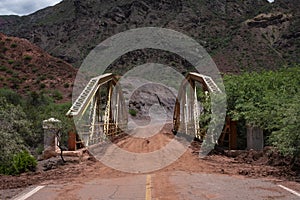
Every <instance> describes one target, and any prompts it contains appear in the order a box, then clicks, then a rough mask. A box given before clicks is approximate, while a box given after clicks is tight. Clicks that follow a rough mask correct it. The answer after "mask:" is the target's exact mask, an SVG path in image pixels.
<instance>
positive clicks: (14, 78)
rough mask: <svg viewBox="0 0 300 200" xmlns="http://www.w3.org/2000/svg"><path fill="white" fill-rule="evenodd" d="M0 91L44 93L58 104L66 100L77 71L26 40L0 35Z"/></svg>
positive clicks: (69, 95) (68, 97) (69, 94)
mask: <svg viewBox="0 0 300 200" xmlns="http://www.w3.org/2000/svg"><path fill="white" fill-rule="evenodd" d="M0 58H1V59H0V80H1V81H0V88H3V87H8V88H12V89H14V90H16V91H18V92H19V93H20V94H27V93H28V92H30V91H43V92H45V93H47V94H49V95H50V96H52V97H53V98H54V99H55V100H57V101H65V100H69V99H70V97H71V93H72V84H73V80H74V78H75V75H76V70H75V69H74V68H73V67H72V66H71V65H70V64H68V63H66V62H65V61H63V60H61V59H58V58H54V57H52V56H50V55H49V54H48V53H46V52H45V51H44V50H42V49H41V48H39V47H37V46H35V45H33V44H31V43H30V42H29V41H28V40H26V39H20V38H16V37H7V36H6V35H4V34H0Z"/></svg>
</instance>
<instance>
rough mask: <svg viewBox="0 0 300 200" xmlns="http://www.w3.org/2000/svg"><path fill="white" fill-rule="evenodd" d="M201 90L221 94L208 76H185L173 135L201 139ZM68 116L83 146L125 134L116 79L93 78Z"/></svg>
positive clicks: (124, 106)
mask: <svg viewBox="0 0 300 200" xmlns="http://www.w3.org/2000/svg"><path fill="white" fill-rule="evenodd" d="M200 90H202V92H204V94H208V93H221V90H220V89H219V87H218V86H217V84H216V83H215V82H214V80H213V79H212V78H211V77H209V76H205V75H202V74H198V73H194V72H190V73H188V75H187V76H186V78H185V79H184V80H183V81H182V83H181V87H180V88H179V91H178V96H177V99H176V103H175V105H174V116H173V132H181V133H185V134H188V135H191V136H194V137H197V138H201V137H203V133H202V132H201V127H200V125H199V119H200V115H201V112H202V111H201V109H202V107H201V105H200V104H199V101H198V97H197V94H198V93H197V92H198V91H200ZM207 96H208V95H207ZM67 116H69V117H73V118H74V121H75V124H76V128H77V130H76V131H77V133H78V135H79V136H80V139H81V140H82V141H83V143H84V146H91V145H93V144H98V143H101V142H103V141H105V140H107V139H109V138H111V137H115V136H118V135H120V134H121V133H122V132H126V130H127V124H128V105H127V104H126V102H125V100H124V97H123V95H122V89H121V87H120V85H119V84H118V79H117V77H116V76H115V75H113V74H111V73H109V74H103V75H101V76H97V77H94V78H92V79H91V80H90V81H89V82H88V84H87V85H86V87H85V88H84V89H83V91H82V92H81V94H80V95H79V96H78V98H77V99H76V100H75V102H74V103H73V105H72V107H71V108H70V110H69V111H68V112H67Z"/></svg>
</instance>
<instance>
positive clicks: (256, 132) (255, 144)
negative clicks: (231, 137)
mask: <svg viewBox="0 0 300 200" xmlns="http://www.w3.org/2000/svg"><path fill="white" fill-rule="evenodd" d="M263 148H264V134H263V130H262V129H260V128H258V127H253V126H247V149H253V150H258V151H260V150H263Z"/></svg>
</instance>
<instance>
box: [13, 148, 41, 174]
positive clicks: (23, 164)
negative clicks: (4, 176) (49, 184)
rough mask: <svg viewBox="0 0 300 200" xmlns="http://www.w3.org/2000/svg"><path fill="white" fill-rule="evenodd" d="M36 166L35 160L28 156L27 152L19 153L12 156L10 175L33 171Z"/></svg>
mask: <svg viewBox="0 0 300 200" xmlns="http://www.w3.org/2000/svg"><path fill="white" fill-rule="evenodd" d="M36 165H37V161H36V159H35V158H34V157H33V156H32V155H30V154H29V153H28V151H21V152H20V153H17V154H16V155H14V156H13V159H12V166H11V174H21V173H23V172H27V171H34V170H35V168H36Z"/></svg>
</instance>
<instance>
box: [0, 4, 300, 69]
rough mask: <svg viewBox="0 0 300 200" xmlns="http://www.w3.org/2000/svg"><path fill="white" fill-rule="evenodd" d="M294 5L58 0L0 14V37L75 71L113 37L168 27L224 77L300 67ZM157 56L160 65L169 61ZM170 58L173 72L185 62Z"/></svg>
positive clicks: (299, 19)
mask: <svg viewBox="0 0 300 200" xmlns="http://www.w3.org/2000/svg"><path fill="white" fill-rule="evenodd" d="M299 8H300V1H294V0H275V2H274V3H268V2H267V0H243V1H240V0H214V1H212V0H188V1H183V0H114V1H105V0H64V1H62V2H61V3H59V4H57V5H55V6H53V7H48V8H45V9H43V10H40V11H38V12H36V13H34V14H31V15H28V16H23V17H18V16H0V32H3V33H5V34H8V35H10V36H17V37H22V38H26V39H28V40H29V41H30V42H32V43H34V44H36V45H37V46H39V47H41V48H42V49H44V50H45V51H47V52H48V53H50V54H51V55H53V56H55V57H58V58H61V59H63V60H65V61H66V62H68V63H70V64H72V65H73V66H75V67H79V66H80V64H81V63H82V61H83V60H84V58H85V57H86V55H87V54H88V53H89V52H90V51H91V50H92V49H93V48H94V47H95V46H96V45H97V44H99V43H100V42H102V41H103V40H105V39H106V38H108V37H110V36H112V35H114V34H116V33H119V32H122V31H125V30H129V29H132V28H137V27H148V26H154V27H164V28H170V29H173V30H176V31H179V32H182V33H184V34H187V35H188V36H190V37H192V38H194V39H195V40H197V41H198V42H199V43H200V44H201V45H202V46H204V47H205V48H206V50H207V51H208V52H209V53H210V55H211V56H212V57H213V59H214V60H215V62H216V64H217V66H218V67H219V69H220V70H221V71H222V72H232V73H238V72H240V71H242V70H262V69H277V68H279V67H282V66H283V65H290V64H293V63H299V62H300V57H299V55H300V48H299V47H300V42H299V41H300V39H299V37H300V17H299V12H300V11H299ZM129 54H130V55H124V56H123V57H122V58H120V60H118V61H116V63H114V65H115V67H116V68H120V69H122V67H124V60H127V61H129V64H128V62H127V63H126V64H127V65H133V64H137V63H136V58H137V57H140V55H141V53H140V52H132V53H129ZM142 55H144V56H145V55H146V58H144V59H142V61H141V62H143V61H148V60H149V58H150V60H153V59H154V60H155V58H154V57H155V55H156V56H157V55H161V54H158V53H157V52H155V51H150V52H149V51H142ZM162 55H163V56H162V57H163V58H161V59H158V61H161V60H162V61H165V60H166V57H170V56H168V55H167V54H166V53H165V52H164V53H163V54H162ZM132 56H133V57H135V59H130V58H132ZM173 57H174V56H173ZM173 57H172V56H171V58H173ZM175 57H176V56H175ZM172 61H174V60H169V62H172ZM175 61H176V62H177V64H176V65H177V67H179V68H180V67H181V68H182V65H184V63H185V62H184V61H182V60H180V58H177V57H176V58H175ZM183 71H184V69H183Z"/></svg>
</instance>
